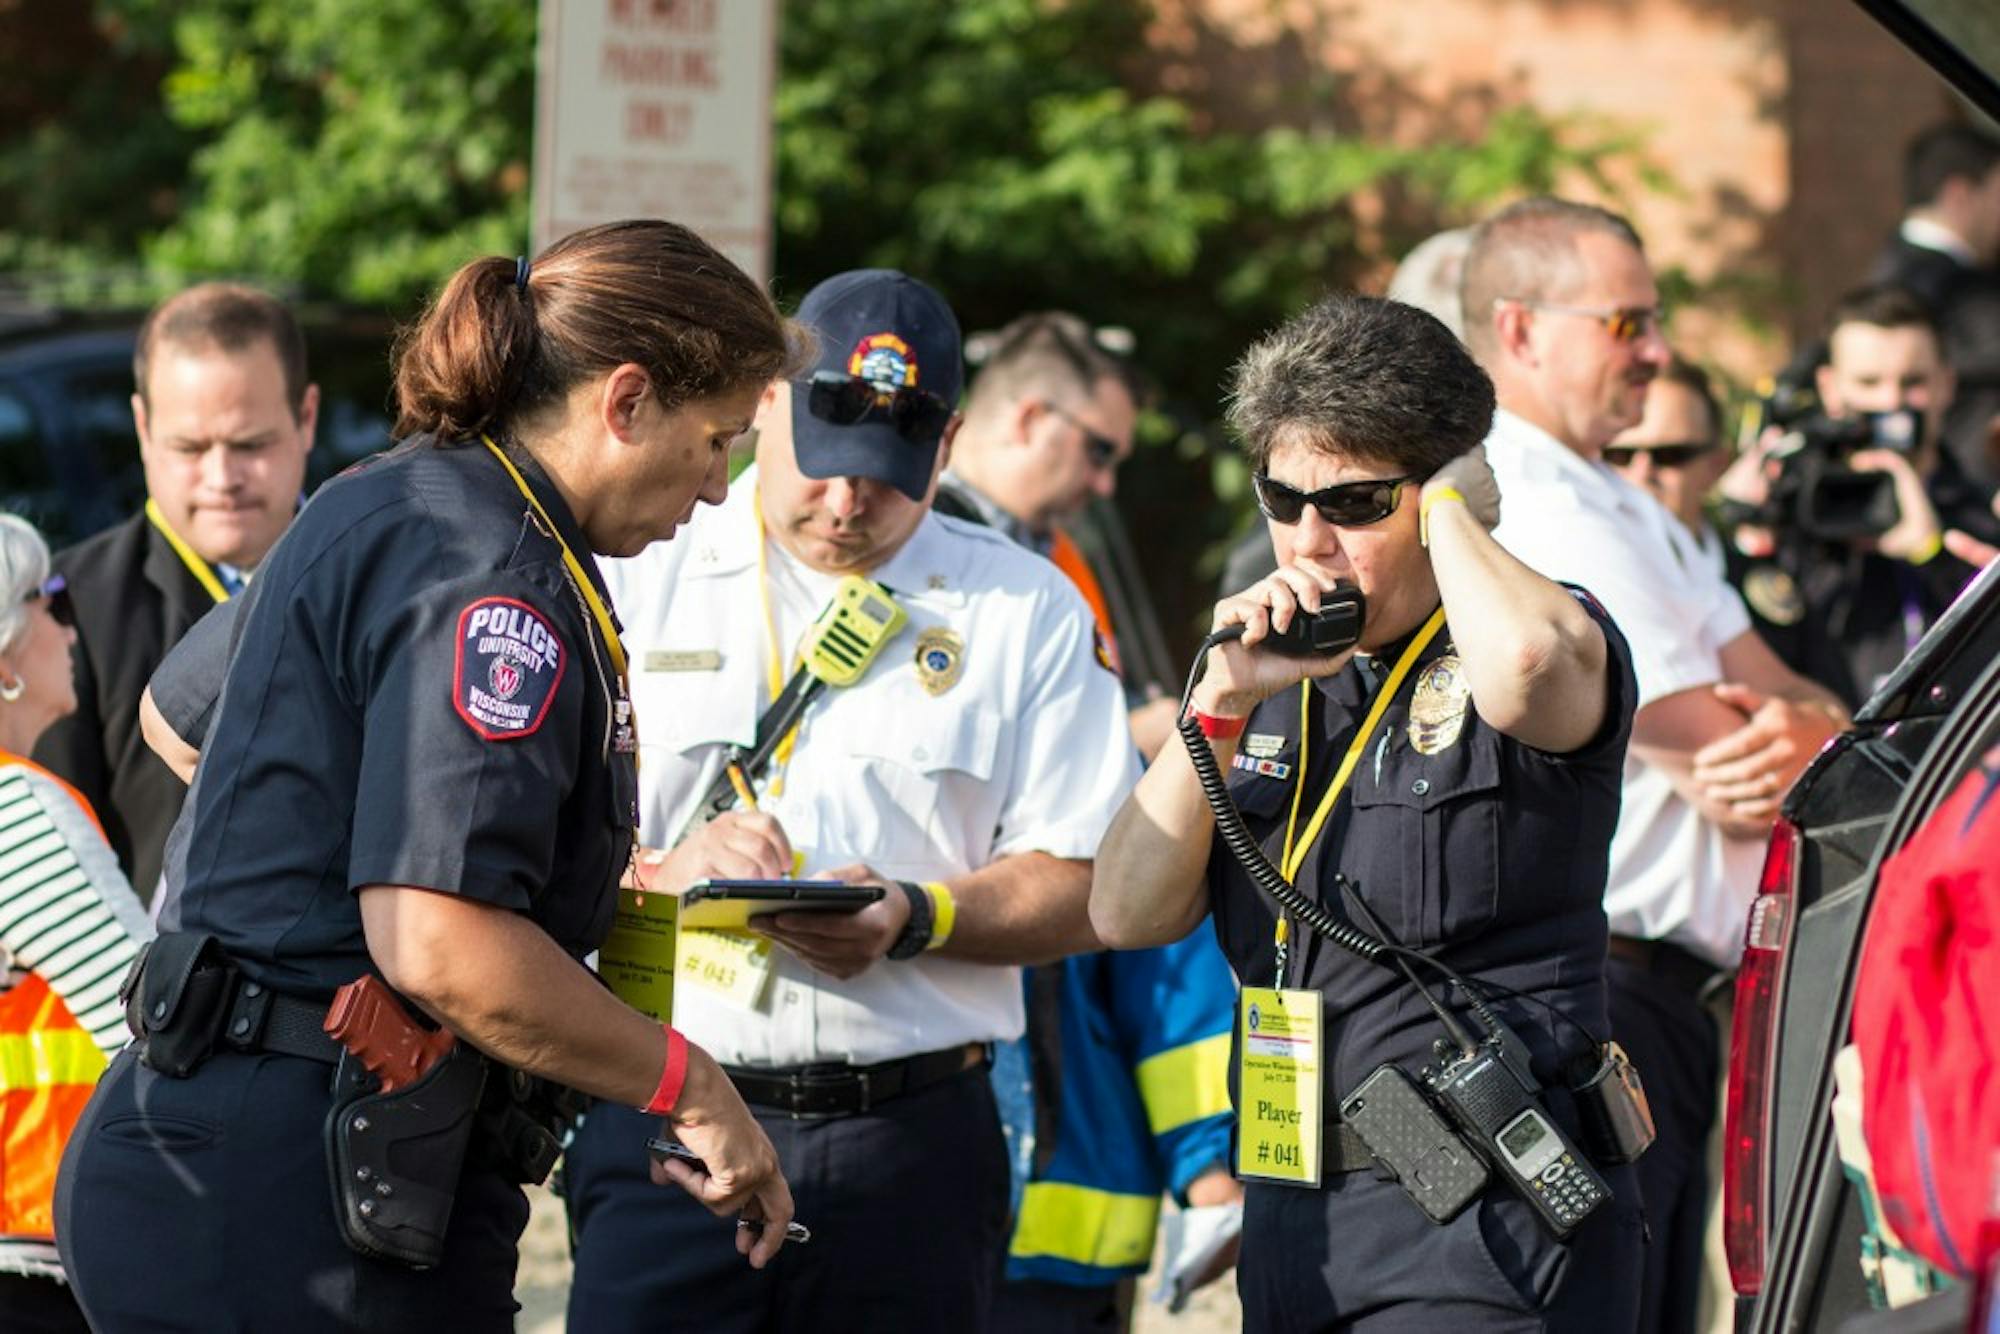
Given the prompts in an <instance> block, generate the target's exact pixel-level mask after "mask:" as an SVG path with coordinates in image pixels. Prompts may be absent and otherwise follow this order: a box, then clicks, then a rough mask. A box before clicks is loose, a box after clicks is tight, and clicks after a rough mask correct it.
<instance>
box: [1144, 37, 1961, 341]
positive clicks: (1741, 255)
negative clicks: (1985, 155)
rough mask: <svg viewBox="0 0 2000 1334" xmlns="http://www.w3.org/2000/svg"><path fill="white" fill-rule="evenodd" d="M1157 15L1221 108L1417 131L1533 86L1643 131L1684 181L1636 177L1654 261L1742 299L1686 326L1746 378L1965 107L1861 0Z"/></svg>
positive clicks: (1834, 291) (1637, 205) (1486, 110)
mask: <svg viewBox="0 0 2000 1334" xmlns="http://www.w3.org/2000/svg"><path fill="white" fill-rule="evenodd" d="M1160 14H1161V18H1160V25H1159V38H1160V40H1159V49H1160V51H1161V52H1162V54H1163V60H1164V66H1163V70H1162V73H1161V75H1160V77H1161V79H1162V81H1163V82H1165V83H1167V84H1169V85H1170V86H1175V87H1177V88H1178V89H1179V90H1181V91H1184V92H1188V93H1190V94H1198V95H1201V96H1203V97H1204V98H1205V100H1208V101H1209V102H1210V103H1211V104H1212V105H1213V106H1214V107H1215V108H1216V114H1217V116H1218V118H1220V119H1227V120H1237V121H1245V120H1248V121H1255V120H1260V119H1268V118H1272V117H1292V118H1295V119H1296V118H1304V119H1306V120H1308V121H1313V122H1316V123H1320V124H1331V125H1334V126H1335V127H1340V128H1350V129H1354V130H1359V131H1365V132H1368V133H1371V134H1388V135H1392V136H1403V137H1408V136H1412V135H1423V134H1427V133H1439V132H1448V131H1453V132H1460V133H1462V132H1464V131H1465V130H1467V129H1468V128H1475V127H1476V125H1477V122H1478V119H1479V117H1480V116H1482V115H1485V114H1490V112H1491V111H1492V110H1493V109H1495V108H1497V107H1501V106H1506V105H1514V104H1519V103H1522V102H1526V103H1529V104H1531V105H1533V106H1535V107H1537V108H1538V109H1540V110H1542V111H1543V112H1545V113H1549V114H1552V115H1582V116H1586V117H1591V118H1602V119H1603V120H1605V121H1608V122H1615V123H1618V124H1621V125H1623V126H1625V127H1628V128H1630V129H1633V130H1637V131H1639V132H1641V134H1642V136H1643V138H1644V141H1645V143H1646V152H1647V154H1648V156H1649V157H1650V158H1651V160H1652V161H1653V162H1655V163H1656V164H1657V165H1658V166H1660V167H1661V168H1663V169H1664V171H1665V173H1666V175H1667V176H1668V177H1669V178H1671V180H1672V181H1673V182H1674V183H1675V185H1676V186H1677V190H1676V192H1675V193H1673V194H1671V195H1667V194H1661V193H1657V192H1653V191H1650V190H1648V189H1647V188H1645V187H1644V186H1643V185H1642V184H1641V183H1640V182H1639V181H1638V180H1637V179H1636V178H1634V177H1631V176H1630V175H1629V174H1628V178H1627V179H1625V180H1623V181H1622V182H1621V187H1622V188H1623V189H1624V191H1625V193H1626V197H1627V200H1628V202H1629V204H1630V207H1631V212H1632V215H1633V220H1634V221H1635V222H1636V223H1637V224H1638V226H1639V228H1640V230H1641V232H1642V233H1643V234H1644V235H1645V236H1646V237H1647V241H1648V248H1649V250H1650V252H1651V254H1652V257H1653V259H1654V261H1655V263H1656V264H1658V265H1661V266H1663V267H1678V268H1680V269H1682V270H1684V271H1685V273H1686V274H1687V275H1688V276H1689V277H1690V278H1692V279H1694V280H1695V281H1696V282H1698V283H1701V284H1705V285H1714V290H1715V291H1716V293H1717V299H1716V305H1717V306H1719V307H1727V311H1726V313H1725V312H1723V311H1719V310H1709V309H1701V308H1693V309H1687V310H1684V311H1682V312H1680V313H1679V314H1678V315H1677V317H1676V322H1675V326H1674V333H1675V337H1676V340H1677V341H1678V342H1680V343H1681V344H1682V345H1683V346H1684V347H1685V348H1686V349H1687V350H1689V351H1690V352H1692V353H1694V354H1695V355H1696V356H1698V357H1701V358H1703V359H1705V360H1709V361H1711V362H1713V363H1716V364H1719V365H1721V366H1722V367H1724V368H1725V369H1726V370H1728V371H1729V372H1730V373H1732V374H1733V375H1735V376H1736V377H1737V378H1738V379H1739V380H1745V381H1747V380H1750V379H1753V378H1755V377H1756V376H1757V375H1759V374H1761V373H1763V372H1764V371H1766V370H1768V369H1770V368H1772V367H1773V366H1775V365H1776V364H1777V363H1778V362H1780V361H1781V360H1782V359H1783V357H1784V356H1785V355H1786V354H1787V352H1788V351H1789V347H1790V344H1791V341H1792V340H1793V339H1794V338H1796V337H1798V336H1801V335H1805V334H1810V333H1811V332H1812V331H1813V330H1814V329H1815V328H1816V327H1817V325H1818V322H1819V321H1820V319H1821V318H1823V316H1824V314H1825V312H1826V310H1827V308H1828V306H1829V305H1830V304H1831V302H1832V300H1833V299H1834V298H1835V297H1836V296H1837V295H1838V294H1839V292H1840V291H1841V290H1843V289H1844V288H1845V287H1847V286H1848V285H1850V284H1851V283H1853V282H1854V281H1856V280H1857V279H1858V278H1860V277H1861V276H1862V275H1863V274H1864V272H1865V271H1866V269H1867V266H1868V263H1869V260H1870V258H1871V257H1872V255H1873V253H1874V251H1875V249H1876V248H1877V247H1878V246H1879V245H1880V244H1881V241H1882V238H1883V237H1884V236H1885V235H1886V234H1887V233H1888V231H1889V229H1890V228H1891V227H1893V225H1894V222H1895V219H1896V216H1897V215H1898V213H1899V212H1900V206H1901V190H1900V185H1899V175H1900V172H1899V163H1900V156H1901V151H1902V146H1903V144H1904V142H1905V141H1906V140H1907V139H1908V138H1909V136H1910V135H1911V134H1912V133H1913V132H1914V131H1915V130H1917V129H1918V128H1920V127H1922V126H1924V125H1927V124H1930V123H1932V122H1934V121H1936V120H1939V119H1941V118H1944V117H1946V116H1948V115H1952V114H1954V103H1953V99H1952V97H1951V96H1950V94H1949V92H1948V91H1947V90H1946V88H1945V86H1944V85H1943V84H1942V83H1941V82H1940V81H1939V80H1938V79H1937V78H1936V77H1935V76H1933V75H1932V74H1931V73H1930V71H1929V70H1928V69H1927V68H1926V67H1925V66H1924V65H1923V64H1922V63H1921V62H1920V61H1918V60H1917V59H1916V58H1915V57H1913V56H1911V55H1910V54H1909V53H1908V52H1906V51H1905V50H1904V49H1903V48H1902V47H1901V46H1900V45H1898V44H1897V43H1896V41H1895V40H1894V39H1893V38H1892V37H1890V36H1889V35H1888V34H1887V33H1886V32H1884V31H1883V30H1882V29H1881V28H1879V27H1878V26H1877V25H1876V24H1875V23H1874V22H1873V20H1871V19H1869V18H1868V17H1867V16H1866V15H1865V14H1863V13H1862V12H1860V11H1859V10H1858V9H1856V8H1855V7H1853V6H1852V5H1851V4H1849V3H1847V0H1163V3H1162V5H1161V7H1160ZM1329 76H1330V77H1329ZM1315 79H1318V80H1319V81H1320V85H1323V87H1322V86H1320V85H1315V83H1314V80H1315ZM1302 89H1303V90H1307V91H1306V93H1305V95H1304V96H1303V97H1302V96H1301V90H1302ZM1315 100H1320V101H1321V102H1322V104H1321V105H1318V106H1314V105H1312V103H1313V102H1314V101H1315ZM1575 192H1576V193H1578V194H1580V195H1585V196H1588V195H1589V194H1590V191H1589V189H1588V187H1587V186H1586V185H1584V184H1583V183H1579V184H1578V187H1577V189H1576V191H1575ZM1363 220H1364V222H1365V221H1366V208H1365V206H1364V208H1363ZM1746 317H1747V318H1746Z"/></svg>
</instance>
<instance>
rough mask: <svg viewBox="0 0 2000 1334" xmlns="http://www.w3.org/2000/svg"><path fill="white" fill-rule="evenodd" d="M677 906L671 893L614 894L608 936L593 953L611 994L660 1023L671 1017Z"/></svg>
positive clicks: (667, 1021) (676, 943)
mask: <svg viewBox="0 0 2000 1334" xmlns="http://www.w3.org/2000/svg"><path fill="white" fill-rule="evenodd" d="M680 902H681V901H680V900H679V899H678V898H676V897H675V896H674V895H672V894H642V893H640V892H638V891H637V890H631V889H621V890H619V891H618V911H617V913H616V915H614V916H613V917H612V919H611V934H609V935H607V936H606V937H605V938H604V944H602V945H601V946H599V947H598V950H597V971H598V974H599V976H601V977H603V979H604V980H605V982H606V983H607V984H608V985H609V986H610V988H611V994H612V995H614V996H616V997H618V999H619V1000H622V1001H624V1002H625V1003H626V1004H627V1005H629V1006H631V1007H632V1008H633V1009H635V1010H637V1011H638V1012H639V1013H641V1014H644V1015H650V1016H651V1017H652V1018H653V1019H655V1020H657V1021H658V1022H660V1023H663V1024H665V1023H671V1022H673V1017H674V963H675V956H676V954H677V951H678V945H679V937H680V934H681V932H680V929H679V926H680Z"/></svg>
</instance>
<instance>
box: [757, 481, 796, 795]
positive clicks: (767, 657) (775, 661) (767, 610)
mask: <svg viewBox="0 0 2000 1334" xmlns="http://www.w3.org/2000/svg"><path fill="white" fill-rule="evenodd" d="M750 513H751V516H752V517H753V518H754V519H755V520H756V523H757V598H758V601H759V602H760V603H761V604H762V605H763V608H764V679H765V680H766V681H767V682H768V683H769V684H770V687H771V699H772V701H773V702H775V701H776V700H777V698H778V696H779V695H781V694H783V693H784V690H785V667H784V656H783V654H782V653H781V652H780V651H779V648H778V621H777V618H776V617H775V616H773V615H772V613H771V578H770V575H769V574H768V573H766V570H765V565H764V500H763V496H762V494H761V493H759V492H752V493H751V496H750ZM799 726H800V724H798V723H793V724H792V730H791V731H789V732H787V733H785V735H784V737H783V738H782V739H781V740H780V741H779V742H778V745H777V748H776V749H775V750H773V751H772V752H771V781H770V784H769V786H770V789H771V792H772V795H774V796H776V795H782V794H783V792H784V790H785V777H784V774H785V766H786V764H788V763H789V762H790V761H791V758H792V748H793V747H794V746H796V745H798V743H799Z"/></svg>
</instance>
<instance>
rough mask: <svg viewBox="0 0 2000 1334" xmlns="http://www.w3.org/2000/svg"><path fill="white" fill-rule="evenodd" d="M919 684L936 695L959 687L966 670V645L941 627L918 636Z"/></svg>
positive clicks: (932, 628)
mask: <svg viewBox="0 0 2000 1334" xmlns="http://www.w3.org/2000/svg"><path fill="white" fill-rule="evenodd" d="M916 662H917V680H919V681H921V682H922V683H923V687H924V689H925V690H927V691H929V692H930V693H931V694H933V695H942V694H943V693H944V692H945V691H947V690H949V689H951V688H952V687H953V686H955V685H957V684H958V678H959V674H960V673H962V672H963V671H964V670H965V641H964V640H963V639H960V638H959V637H958V636H957V635H955V634H953V633H952V632H951V631H949V630H947V629H945V628H944V627H943V626H941V625H934V626H932V627H931V628H930V629H928V630H926V631H924V632H923V633H922V634H920V635H918V636H917V658H916Z"/></svg>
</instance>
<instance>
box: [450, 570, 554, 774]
mask: <svg viewBox="0 0 2000 1334" xmlns="http://www.w3.org/2000/svg"><path fill="white" fill-rule="evenodd" d="M568 658H569V652H568V650H567V649H566V648H564V646H563V642H562V639H561V637H560V636H558V635H557V634H556V632H555V631H554V630H553V629H551V628H550V627H549V623H548V622H547V621H546V620H545V619H543V617H542V614H541V613H540V612H538V611H536V610H535V609H534V608H533V607H530V606H529V605H528V604H527V603H525V602H520V601H517V600H516V599H514V598H497V597H496V598H480V599H479V600H478V601H477V602H474V603H472V604H471V605H469V606H467V607H466V608H465V610H463V611H461V612H460V613H459V614H458V645H457V649H456V654H455V657H454V660H453V665H452V686H451V703H452V707H453V708H454V709H456V710H457V711H458V716H459V717H460V718H462V719H464V721H465V725H466V726H467V727H470V728H471V729H472V730H473V731H474V732H476V733H478V734H479V735H480V736H481V737H484V738H485V739H486V740H488V741H513V740H516V739H517V738H520V737H524V736H532V735H533V734H534V733H535V732H536V731H537V730H538V729H539V728H540V727H541V725H542V722H543V720H544V719H546V718H547V717H548V714H549V706H550V705H551V704H553V703H554V702H555V698H556V687H557V686H558V685H560V684H561V683H562V674H563V667H564V665H565V664H566V663H567V661H568Z"/></svg>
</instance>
